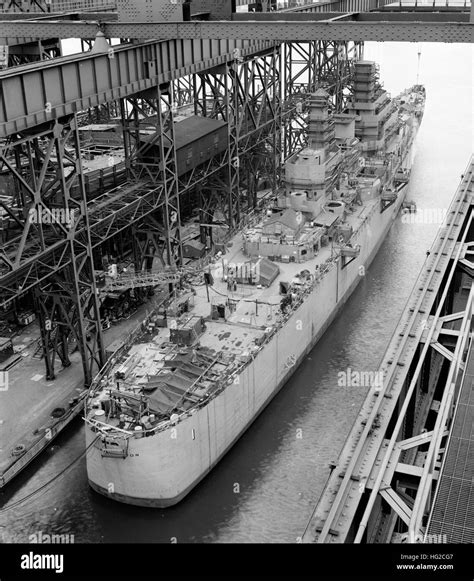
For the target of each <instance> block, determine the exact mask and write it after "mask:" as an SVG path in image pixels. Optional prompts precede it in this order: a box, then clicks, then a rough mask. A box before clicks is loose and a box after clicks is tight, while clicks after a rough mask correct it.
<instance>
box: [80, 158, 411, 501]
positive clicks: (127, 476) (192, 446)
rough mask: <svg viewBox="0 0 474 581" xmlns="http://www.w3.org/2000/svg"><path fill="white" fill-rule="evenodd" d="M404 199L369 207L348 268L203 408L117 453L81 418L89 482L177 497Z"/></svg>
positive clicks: (330, 314)
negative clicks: (107, 448) (108, 454)
mask: <svg viewBox="0 0 474 581" xmlns="http://www.w3.org/2000/svg"><path fill="white" fill-rule="evenodd" d="M409 156H411V153H408V155H407V157H409ZM408 165H410V164H408ZM404 197H405V189H403V190H402V191H401V192H399V194H398V197H397V199H396V201H395V202H394V203H393V204H392V205H391V206H390V207H388V208H387V209H386V210H385V211H384V212H381V211H380V204H379V203H376V204H373V205H372V206H371V207H370V208H368V211H367V216H366V219H365V220H364V222H363V225H362V226H361V228H359V230H358V231H356V232H354V234H353V237H352V239H351V242H352V243H353V245H360V248H361V250H360V254H359V256H357V257H356V258H355V260H354V261H353V262H351V263H350V264H349V265H347V266H346V267H345V268H343V267H342V262H341V261H339V262H336V263H334V264H333V265H332V267H331V268H330V270H329V271H328V272H327V273H326V274H325V276H324V277H323V278H322V279H321V280H320V282H319V283H317V284H316V286H315V287H314V288H313V289H312V291H311V293H310V294H309V295H308V296H306V298H305V300H304V301H303V302H302V304H301V305H300V306H299V307H298V308H297V309H296V310H294V311H293V312H292V313H291V315H290V316H289V318H288V320H287V321H286V323H285V325H284V326H282V327H281V328H280V329H279V330H278V331H277V332H276V333H275V334H274V335H273V336H272V337H271V338H270V339H269V340H268V342H267V343H266V344H264V345H263V346H262V347H261V349H260V350H259V351H258V353H257V354H256V355H255V356H254V358H253V360H252V361H251V362H249V364H248V365H246V367H245V368H244V369H243V370H242V372H241V373H240V374H239V375H238V376H237V377H236V378H235V380H234V382H233V384H232V385H229V386H228V387H227V388H226V389H224V390H223V391H222V392H221V393H220V394H218V395H217V396H216V397H214V398H213V399H211V400H210V401H209V402H208V403H207V404H206V405H205V406H203V407H201V408H197V409H194V410H191V411H190V412H188V413H186V414H182V415H181V416H180V417H179V419H178V420H176V421H175V423H174V424H170V426H169V427H168V428H167V429H165V430H162V431H159V432H157V433H155V434H154V435H153V436H152V437H142V438H134V437H132V438H128V439H125V437H124V439H123V442H122V443H121V444H120V442H119V444H118V446H119V447H120V446H122V448H123V450H124V454H123V456H122V457H120V458H118V457H115V458H114V457H104V456H103V453H102V446H103V441H102V442H101V440H100V438H97V433H96V431H95V430H93V428H92V427H91V425H89V424H86V434H87V435H86V439H87V446H88V448H89V449H88V455H87V471H88V478H89V483H90V485H91V487H92V488H93V489H94V490H96V491H97V492H99V493H101V494H103V495H105V496H108V497H110V498H113V499H114V500H117V501H120V502H125V503H128V504H134V505H140V506H152V507H168V506H171V505H174V504H176V503H178V502H179V501H180V500H182V499H183V498H184V497H185V496H186V495H187V494H188V493H189V492H190V491H191V490H192V489H193V488H194V487H195V486H196V485H197V484H198V483H199V482H200V481H201V480H202V479H203V478H204V477H205V476H206V475H207V474H208V473H209V472H210V471H211V470H212V468H213V467H214V466H215V465H216V464H217V463H218V462H219V460H220V459H221V458H222V457H223V456H224V454H225V453H226V452H227V451H228V450H229V449H230V448H231V446H232V445H233V444H234V443H235V442H236V441H237V440H238V439H239V438H240V436H241V435H242V434H243V433H244V432H245V431H246V430H247V429H248V427H249V426H250V425H251V424H252V422H253V421H255V419H256V418H257V417H258V415H259V414H260V413H261V412H262V411H263V410H264V409H265V407H266V406H267V405H268V404H269V403H270V401H271V400H272V399H273V398H274V397H275V395H276V394H277V393H278V391H279V390H280V389H281V388H282V387H283V386H284V385H285V384H286V382H287V381H288V380H289V379H290V377H291V376H292V375H293V373H294V372H295V371H296V369H297V368H298V366H299V365H300V363H301V362H302V360H303V359H304V358H305V357H306V355H307V354H308V353H309V352H310V351H311V349H312V348H313V347H314V346H315V344H316V343H317V342H318V340H319V339H320V338H321V336H322V335H323V333H324V332H325V331H326V329H327V328H328V327H329V325H330V324H331V323H332V321H333V320H334V318H335V317H336V316H337V314H338V313H339V311H340V309H341V308H342V307H343V305H344V304H345V302H346V301H347V300H348V298H349V297H350V295H351V294H352V292H353V291H354V289H355V288H356V286H357V284H358V283H359V282H360V280H361V278H362V276H363V270H362V268H361V267H363V269H366V268H367V267H368V266H369V265H370V263H371V262H372V260H373V258H374V257H375V255H376V254H377V252H378V250H379V248H380V245H381V244H382V242H383V240H384V239H385V236H386V235H387V233H388V231H389V229H390V227H391V225H392V223H393V221H394V219H395V218H396V216H397V214H398V212H399V209H400V206H401V205H402V203H403V201H404ZM116 445H117V444H116Z"/></svg>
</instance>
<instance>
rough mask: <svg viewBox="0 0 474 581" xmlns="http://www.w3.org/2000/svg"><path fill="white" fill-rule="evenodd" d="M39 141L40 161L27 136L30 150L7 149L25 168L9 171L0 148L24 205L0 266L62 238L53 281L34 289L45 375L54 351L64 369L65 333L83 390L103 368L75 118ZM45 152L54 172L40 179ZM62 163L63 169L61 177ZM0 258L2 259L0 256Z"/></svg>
mask: <svg viewBox="0 0 474 581" xmlns="http://www.w3.org/2000/svg"><path fill="white" fill-rule="evenodd" d="M43 138H44V140H45V143H44V144H43V146H44V151H45V153H44V156H42V157H41V158H40V149H39V147H38V146H37V144H35V143H34V142H35V141H36V139H33V146H34V147H33V148H32V147H31V142H29V141H27V140H23V141H22V143H20V144H18V143H16V144H15V147H16V149H17V151H18V149H19V147H20V145H21V146H23V147H24V148H25V149H26V151H27V154H28V155H27V157H28V165H27V166H26V167H25V166H22V165H21V164H20V166H19V167H17V168H14V167H13V166H12V164H11V159H10V158H9V155H8V153H9V152H5V151H2V155H1V156H0V159H1V161H2V162H3V163H4V164H5V165H7V167H10V169H11V171H12V172H13V173H14V175H15V179H16V180H17V181H18V184H19V189H20V190H21V191H22V195H23V201H24V205H23V207H18V208H17V217H18V219H19V221H20V222H22V225H23V228H22V232H21V235H20V238H19V239H17V241H16V244H17V252H16V256H15V257H14V262H13V264H12V262H11V261H8V264H7V266H8V267H11V266H16V265H18V264H20V263H21V262H22V258H23V255H24V253H25V252H26V251H27V250H31V248H32V247H33V248H35V247H36V248H37V249H38V248H39V249H40V251H45V250H46V249H48V247H49V244H50V241H51V240H61V241H62V244H63V246H64V249H63V252H62V255H61V258H63V259H65V258H66V257H67V264H62V262H61V261H58V262H56V263H52V264H49V265H48V266H49V274H50V275H51V274H52V275H53V276H50V277H49V278H48V280H47V281H45V280H43V281H42V283H40V284H39V285H38V287H37V292H36V301H37V305H38V312H39V321H40V330H41V338H42V346H43V353H44V357H45V363H46V377H47V379H54V363H55V356H56V354H57V355H59V357H60V359H61V361H62V363H63V365H68V364H69V358H68V337H69V336H71V335H72V336H74V338H75V340H76V342H77V345H78V347H79V350H80V351H81V355H82V362H83V369H84V381H85V384H86V385H89V384H90V382H91V381H92V378H93V375H94V374H95V373H96V372H97V371H98V370H99V368H100V367H101V366H102V365H103V364H104V363H105V350H104V346H103V341H102V330H101V326H100V317H99V305H98V301H97V292H96V288H95V283H94V265H93V258H92V247H91V239H90V232H89V218H88V212H87V200H86V194H85V186H84V178H83V173H82V167H81V157H80V143H79V134H78V131H77V123H76V119H75V117H73V118H72V120H70V122H69V123H68V124H67V125H62V124H60V123H55V124H54V126H53V127H52V129H51V131H49V132H46V133H45V134H44V135H43ZM33 149H34V152H33V151H32V150H33ZM53 152H54V153H55V155H56V163H55V164H54V167H53V171H54V173H55V175H54V176H53V177H51V178H49V179H48V173H49V172H50V171H51V163H50V162H51V158H52V155H53ZM18 158H19V156H17V160H18ZM68 162H70V163H69V166H68V167H69V169H70V171H69V172H68V173H67V172H66V163H68ZM56 182H59V186H60V187H59V188H54V189H52V188H51V184H56ZM73 185H78V186H79V192H80V195H79V196H78V195H77V188H76V189H75V190H74V192H75V195H74V197H73V196H72V186H73ZM51 191H52V192H53V193H52V194H51ZM48 194H51V195H48ZM29 241H31V245H30V246H29V245H28V244H27V242H29ZM53 245H55V244H53ZM14 247H15V245H13V248H14ZM3 258H4V260H5V255H4V254H3ZM30 258H31V257H30ZM63 267H64V268H63ZM66 267H67V268H66ZM37 268H41V267H40V266H38V267H37Z"/></svg>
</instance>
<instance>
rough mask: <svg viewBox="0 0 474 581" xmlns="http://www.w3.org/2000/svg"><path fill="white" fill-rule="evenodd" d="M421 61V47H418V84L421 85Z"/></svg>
mask: <svg viewBox="0 0 474 581" xmlns="http://www.w3.org/2000/svg"><path fill="white" fill-rule="evenodd" d="M420 59H421V45H420V46H419V47H418V66H417V69H416V84H417V85H418V84H419V82H418V81H419V77H420Z"/></svg>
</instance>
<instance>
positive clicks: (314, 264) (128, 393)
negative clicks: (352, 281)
mask: <svg viewBox="0 0 474 581" xmlns="http://www.w3.org/2000/svg"><path fill="white" fill-rule="evenodd" d="M379 205H380V199H379V197H378V196H377V197H376V198H375V199H371V200H368V201H367V202H365V203H364V204H363V205H362V206H359V205H354V206H353V209H352V211H350V212H347V213H346V217H345V223H346V224H349V225H350V226H352V228H353V232H355V231H357V230H358V229H359V228H360V226H361V225H362V223H363V222H364V221H365V220H366V219H367V216H368V215H369V214H370V213H371V212H373V211H377V212H378V211H379ZM339 254H340V249H339V246H338V244H336V243H334V244H332V243H331V242H330V243H329V244H328V245H326V246H322V247H321V249H320V251H319V252H318V254H317V255H316V256H315V257H314V258H312V259H310V260H307V261H304V262H299V263H296V262H275V264H277V266H278V267H279V269H280V272H279V274H278V276H277V277H276V278H275V279H274V280H273V282H272V283H271V284H270V285H269V286H267V287H265V286H260V285H258V286H254V285H249V284H238V285H237V288H236V289H234V290H232V291H229V290H228V288H227V282H226V280H224V277H223V272H224V269H223V268H222V266H221V261H224V260H225V261H226V263H227V264H244V263H246V262H248V261H249V257H248V256H246V255H245V254H244V251H243V246H242V234H241V233H238V234H236V235H235V236H234V237H233V238H232V239H231V240H230V242H229V243H228V250H227V252H226V253H225V254H224V255H222V256H221V257H220V258H219V261H218V262H216V263H215V264H214V265H213V267H211V273H212V272H213V273H214V274H213V279H214V282H213V285H212V286H208V287H207V288H206V285H205V284H204V280H203V276H202V275H201V277H200V282H199V283H196V280H194V281H193V282H192V286H193V289H194V293H195V294H191V295H189V293H188V294H186V292H185V291H182V297H181V300H182V298H183V297H184V298H187V297H188V296H190V297H191V298H190V302H191V305H190V309H189V311H188V312H186V313H185V314H184V315H182V318H185V317H191V316H198V317H202V318H203V319H204V320H205V326H206V327H205V330H204V332H203V333H202V334H201V335H200V336H199V340H198V342H197V343H196V344H194V345H193V346H189V347H184V348H183V346H180V345H176V344H173V343H172V342H171V341H170V339H171V331H170V329H169V328H167V327H162V326H155V325H154V324H153V323H151V324H150V325H149V326H148V328H147V330H145V331H144V332H143V333H142V335H141V336H140V337H137V339H136V340H135V341H132V342H130V344H129V345H128V347H127V348H125V349H123V350H122V351H121V353H120V355H119V356H117V357H116V358H115V359H116V361H115V362H114V363H113V364H112V365H111V366H110V368H109V369H108V372H107V373H106V374H105V375H104V378H103V380H102V381H103V382H102V384H101V388H99V389H98V390H97V391H95V392H94V397H95V398H96V399H95V401H94V400H93V398H91V402H90V403H91V404H93V403H96V404H98V402H99V401H100V400H105V399H107V393H109V394H110V393H111V392H113V395H114V396H115V397H117V398H119V399H121V400H122V403H123V399H124V398H125V399H126V400H127V403H126V406H125V409H126V410H129V411H130V410H133V411H137V410H138V409H139V407H140V406H141V403H142V400H141V398H142V396H143V395H144V394H146V399H147V403H148V406H149V412H150V413H153V414H157V415H158V416H159V418H163V417H164V416H166V415H169V414H170V413H171V412H175V413H179V412H180V411H184V410H186V409H189V407H191V406H193V405H194V404H196V403H197V402H198V401H199V398H200V397H202V396H203V395H205V394H206V393H209V391H210V390H212V389H214V388H215V386H214V384H215V382H216V380H218V379H220V380H222V379H223V378H224V379H225V377H226V376H227V377H228V376H229V375H230V374H231V373H233V372H234V371H235V370H236V369H237V368H238V367H239V366H240V365H242V364H243V363H244V362H245V360H246V359H247V358H248V356H249V354H250V353H251V352H252V350H254V349H257V347H256V343H257V344H258V342H259V341H260V340H263V339H264V337H265V332H266V330H267V328H268V327H270V326H272V325H274V324H276V323H277V322H278V321H279V319H280V318H281V317H282V316H283V315H282V313H281V309H280V302H281V299H282V295H281V294H280V282H281V281H282V282H286V283H291V282H292V281H294V280H298V279H297V278H296V277H297V276H298V274H299V273H300V272H302V271H303V270H307V271H309V272H310V273H311V274H312V275H314V274H315V273H317V269H318V268H319V269H320V271H319V272H321V271H322V270H324V269H323V268H322V267H323V266H324V265H325V264H327V263H329V262H330V261H331V260H336V258H337V256H338V255H339ZM303 284H304V283H303V281H302V282H301V285H303ZM259 286H260V288H259ZM227 299H231V300H232V301H235V305H236V307H235V311H234V312H232V313H231V314H230V315H229V316H227V317H226V319H225V320H224V319H223V318H221V319H217V320H212V319H211V307H212V304H213V302H216V301H217V302H222V301H224V302H225V301H227ZM176 300H177V301H178V302H179V300H180V296H179V295H178V296H177V298H176ZM178 323H179V321H178ZM178 326H179V324H178ZM186 357H187V362H188V363H187V364H188V368H187V369H186V368H183V367H182V366H180V365H179V364H176V363H174V361H176V359H178V358H186ZM183 365H184V364H183ZM189 365H193V366H194V368H193V369H190V368H189ZM156 388H158V389H156ZM151 391H153V393H152V394H150V392H151ZM159 418H158V419H159ZM105 419H106V418H105V417H101V418H100V420H101V421H103V420H105ZM106 423H107V424H108V425H113V426H117V425H119V426H120V427H121V428H123V429H127V425H128V426H129V428H130V427H131V426H132V425H133V422H132V421H130V422H127V423H126V424H124V423H122V424H119V423H118V420H117V417H115V418H114V417H109V418H107V419H106Z"/></svg>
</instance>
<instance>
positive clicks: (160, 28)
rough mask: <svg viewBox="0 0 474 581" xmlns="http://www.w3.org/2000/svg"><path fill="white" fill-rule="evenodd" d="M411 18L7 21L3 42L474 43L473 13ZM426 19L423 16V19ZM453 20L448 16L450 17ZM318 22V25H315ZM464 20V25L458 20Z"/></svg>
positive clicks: (386, 15) (1, 27)
mask: <svg viewBox="0 0 474 581" xmlns="http://www.w3.org/2000/svg"><path fill="white" fill-rule="evenodd" d="M410 15H411V19H410V20H406V19H400V14H397V13H393V12H387V13H385V12H384V13H383V14H382V15H380V16H379V15H377V16H379V18H378V19H377V20H369V21H368V20H366V19H364V13H359V14H356V15H354V14H350V13H345V14H339V15H338V16H337V17H335V18H333V19H330V20H323V21H321V20H320V18H319V15H314V14H312V13H303V14H301V16H302V17H304V18H303V19H302V20H301V21H298V22H295V21H294V19H293V20H291V19H289V20H288V21H287V22H284V21H281V20H280V21H278V22H275V21H271V20H266V21H263V20H260V21H259V22H255V21H244V22H239V21H228V20H222V21H211V22H206V21H193V22H168V23H148V22H141V23H135V22H133V23H131V22H126V23H125V22H122V23H115V22H112V23H93V24H89V23H85V22H70V21H58V22H46V21H41V22H38V21H13V22H12V21H8V22H6V23H1V22H0V39H2V43H4V44H8V42H9V40H8V39H9V38H11V37H12V36H15V37H20V38H21V37H26V38H34V37H37V38H55V37H58V38H94V37H95V35H96V33H97V32H98V30H99V28H100V29H102V30H103V31H104V33H105V36H106V37H107V38H135V39H139V40H146V39H150V38H161V39H165V40H172V39H174V40H176V39H178V40H184V39H199V40H205V39H214V40H223V39H229V38H241V39H248V40H250V41H255V40H260V39H262V38H264V39H267V40H272V41H288V42H296V41H308V40H311V39H313V38H318V39H320V40H353V41H374V42H387V41H391V42H468V43H470V42H472V41H473V38H474V32H473V29H474V27H473V24H474V23H472V22H471V23H470V22H469V14H467V13H466V14H458V13H456V14H455V16H450V15H447V14H446V13H439V14H432V15H430V18H429V19H427V18H425V17H424V18H419V15H421V13H415V12H410ZM423 16H425V15H423ZM448 16H449V17H448ZM315 18H317V19H318V20H315ZM459 20H461V21H459Z"/></svg>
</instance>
